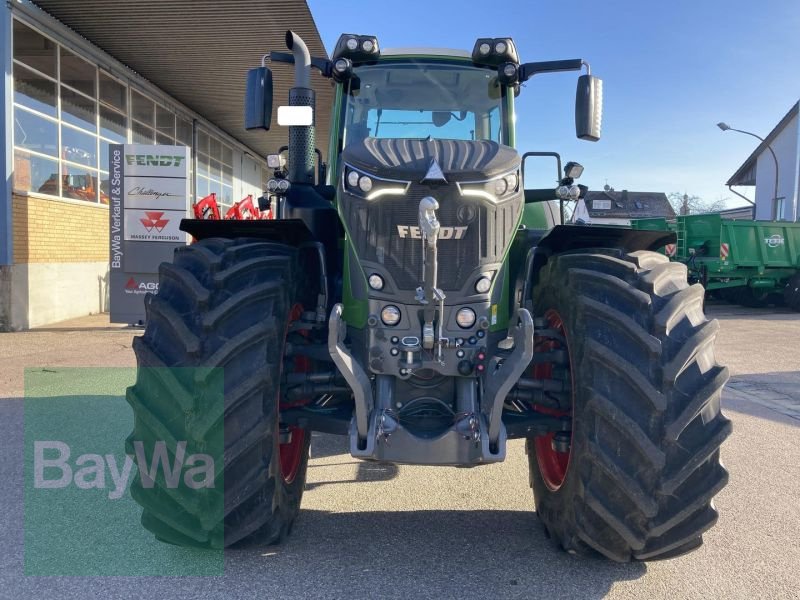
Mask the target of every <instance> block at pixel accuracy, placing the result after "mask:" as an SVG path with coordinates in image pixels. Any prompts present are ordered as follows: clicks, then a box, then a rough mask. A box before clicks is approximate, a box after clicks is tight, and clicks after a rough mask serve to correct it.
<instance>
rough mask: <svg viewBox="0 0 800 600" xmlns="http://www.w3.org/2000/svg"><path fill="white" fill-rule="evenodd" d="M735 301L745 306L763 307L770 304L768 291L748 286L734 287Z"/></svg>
mask: <svg viewBox="0 0 800 600" xmlns="http://www.w3.org/2000/svg"><path fill="white" fill-rule="evenodd" d="M736 290H737V291H736V302H737V304H741V305H742V306H744V307H746V308H765V307H767V306H769V305H770V302H771V300H773V299H772V298H771V297H770V292H765V291H761V290H755V289H753V288H751V287H749V286H746V285H745V286H742V287H741V288H736Z"/></svg>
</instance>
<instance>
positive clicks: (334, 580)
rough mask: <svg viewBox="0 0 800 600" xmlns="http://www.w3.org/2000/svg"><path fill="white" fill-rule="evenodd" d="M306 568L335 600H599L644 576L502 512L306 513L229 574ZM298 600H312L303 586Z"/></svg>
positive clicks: (639, 566)
mask: <svg viewBox="0 0 800 600" xmlns="http://www.w3.org/2000/svg"><path fill="white" fill-rule="evenodd" d="M300 563H303V564H305V565H315V566H314V567H313V568H314V569H315V577H314V580H315V584H314V585H315V587H316V586H319V585H331V586H332V589H331V594H330V596H331V597H340V596H339V595H338V593H337V591H336V590H337V589H340V590H344V589H349V590H351V591H352V592H353V593H354V594H355V595H357V596H361V595H367V596H372V597H380V596H382V594H381V590H398V589H403V590H405V592H406V594H409V595H410V596H411V597H431V598H442V597H454V596H453V595H454V594H455V595H457V596H459V597H508V596H520V597H528V598H531V597H538V598H543V597H570V598H602V597H604V596H605V595H606V594H607V593H608V592H609V590H610V589H611V587H612V586H613V585H614V583H615V582H617V581H628V580H634V579H638V578H640V577H642V576H644V575H645V574H646V572H647V567H646V565H645V564H643V563H629V564H615V563H611V562H609V561H606V560H603V559H600V558H585V557H575V556H571V555H568V554H566V553H565V552H563V551H561V550H560V549H557V548H556V547H555V544H553V543H552V542H551V541H550V540H548V539H547V538H546V536H545V534H544V531H543V528H542V526H541V524H540V522H539V520H538V518H537V517H536V514H535V513H534V512H533V511H530V512H527V511H505V510H496V511H495V510H476V511H463V510H461V511H458V510H455V511H441V510H429V511H413V512H394V511H391V512H389V511H375V512H362V513H327V512H324V511H314V510H304V511H302V512H301V515H300V519H299V520H298V522H297V524H296V525H295V528H294V531H293V533H292V536H291V537H290V538H289V539H288V540H287V541H286V542H285V543H284V545H282V546H273V547H269V548H266V549H260V550H240V551H230V552H228V553H226V566H225V572H226V577H227V576H231V577H235V576H237V575H244V574H247V573H263V574H266V573H267V572H272V573H280V572H283V571H287V570H291V569H293V568H295V566H296V565H297V564H300ZM345 580H346V583H345ZM565 582H568V583H566V584H565ZM316 589H317V590H318V589H319V588H318V587H316ZM371 590H372V593H370V591H371ZM297 591H298V593H300V594H301V595H306V594H312V593H313V592H312V589H311V588H306V587H305V586H304V585H303V582H302V581H298V587H297Z"/></svg>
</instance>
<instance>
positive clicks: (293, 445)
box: [278, 304, 311, 483]
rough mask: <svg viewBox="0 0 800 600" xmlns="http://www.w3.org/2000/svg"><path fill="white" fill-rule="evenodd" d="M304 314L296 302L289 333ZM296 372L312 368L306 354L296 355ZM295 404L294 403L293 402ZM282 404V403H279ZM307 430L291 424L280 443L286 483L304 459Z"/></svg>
mask: <svg viewBox="0 0 800 600" xmlns="http://www.w3.org/2000/svg"><path fill="white" fill-rule="evenodd" d="M302 314H303V307H302V305H300V304H295V305H294V306H293V307H292V310H291V311H290V312H289V325H288V326H287V327H286V333H287V335H288V333H289V329H290V328H291V325H292V323H294V322H295V321H296V320H298V319H299V318H300V317H301V316H302ZM293 362H294V369H293V371H294V372H295V373H306V372H308V371H309V370H311V363H310V361H309V360H308V358H307V357H305V356H295V357H294V361H293ZM293 404H294V403H293ZM279 405H280V403H279ZM305 441H306V432H305V430H304V429H302V428H300V427H297V426H291V427H289V439H288V441H287V442H286V443H282V444H279V445H278V453H279V457H280V463H281V477H283V480H284V481H285V482H286V483H292V481H294V478H295V477H296V476H297V471H298V469H299V468H300V463H301V462H302V459H303V449H304V448H305Z"/></svg>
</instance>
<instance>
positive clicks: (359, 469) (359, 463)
mask: <svg viewBox="0 0 800 600" xmlns="http://www.w3.org/2000/svg"><path fill="white" fill-rule="evenodd" d="M348 444H349V441H348V438H347V437H346V436H336V435H325V434H320V433H317V432H315V433H313V434H312V438H311V458H312V459H314V460H318V459H325V458H329V457H332V456H338V457H342V456H344V457H345V458H347V459H349V461H350V462H347V463H342V462H339V461H337V464H338V465H342V464H352V465H355V466H356V474H355V477H354V478H353V479H346V480H344V479H340V480H335V481H318V482H315V483H307V484H306V490H314V489H318V488H320V487H322V486H324V485H331V484H334V483H363V482H366V481H389V480H390V479H394V478H395V477H397V475H398V473H399V472H400V468H399V467H398V466H397V465H394V464H391V463H382V462H369V461H364V460H357V459H355V458H352V459H351V458H350V448H349V446H348ZM322 466H324V465H316V464H314V462H313V461H312V462H311V463H309V465H308V468H309V469H315V468H318V467H322Z"/></svg>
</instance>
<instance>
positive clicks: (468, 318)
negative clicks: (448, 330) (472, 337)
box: [456, 306, 475, 329]
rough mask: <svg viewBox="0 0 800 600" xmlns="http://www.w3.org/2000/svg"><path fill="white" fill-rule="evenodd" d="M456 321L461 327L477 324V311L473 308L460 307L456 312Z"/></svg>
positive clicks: (467, 327) (466, 327)
mask: <svg viewBox="0 0 800 600" xmlns="http://www.w3.org/2000/svg"><path fill="white" fill-rule="evenodd" d="M456 323H458V326H459V327H461V329H469V328H470V327H472V326H473V325H475V311H474V310H472V309H471V308H467V307H466V306H465V307H464V308H459V309H458V312H457V313H456Z"/></svg>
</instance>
